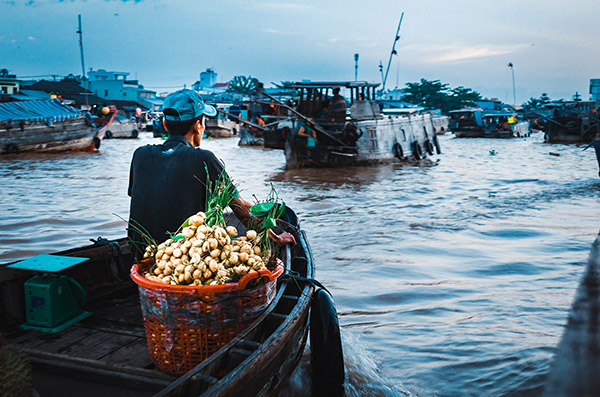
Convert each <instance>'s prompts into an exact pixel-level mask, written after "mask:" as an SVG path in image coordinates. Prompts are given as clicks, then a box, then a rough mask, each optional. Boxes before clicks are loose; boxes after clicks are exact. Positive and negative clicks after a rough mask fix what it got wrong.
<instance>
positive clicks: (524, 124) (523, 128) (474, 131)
mask: <svg viewBox="0 0 600 397" xmlns="http://www.w3.org/2000/svg"><path fill="white" fill-rule="evenodd" d="M448 114H449V115H450V124H449V128H450V130H451V131H452V132H453V133H454V136H455V137H457V138H520V137H528V136H530V135H531V131H530V129H529V122H528V121H521V120H519V119H518V116H517V115H516V114H515V113H514V112H507V111H503V110H491V109H481V108H464V109H459V110H452V111H450V112H448ZM511 118H512V121H513V122H512V123H511Z"/></svg>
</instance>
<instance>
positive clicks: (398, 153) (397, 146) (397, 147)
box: [392, 142, 404, 160]
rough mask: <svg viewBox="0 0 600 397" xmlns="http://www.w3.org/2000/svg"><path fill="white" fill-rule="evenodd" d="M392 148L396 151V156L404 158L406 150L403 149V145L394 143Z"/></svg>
mask: <svg viewBox="0 0 600 397" xmlns="http://www.w3.org/2000/svg"><path fill="white" fill-rule="evenodd" d="M392 150H393V152H394V156H396V158H397V159H398V160H402V159H403V158H404V150H403V149H402V145H400V144H399V143H398V142H396V143H394V146H393V147H392Z"/></svg>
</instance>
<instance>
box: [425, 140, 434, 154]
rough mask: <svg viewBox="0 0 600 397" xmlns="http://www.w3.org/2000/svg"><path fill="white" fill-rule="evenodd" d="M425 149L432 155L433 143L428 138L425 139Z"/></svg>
mask: <svg viewBox="0 0 600 397" xmlns="http://www.w3.org/2000/svg"><path fill="white" fill-rule="evenodd" d="M425 150H426V151H427V153H429V154H430V155H431V156H433V143H431V141H430V140H429V139H428V140H426V141H425Z"/></svg>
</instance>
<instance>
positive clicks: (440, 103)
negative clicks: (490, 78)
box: [402, 79, 482, 113]
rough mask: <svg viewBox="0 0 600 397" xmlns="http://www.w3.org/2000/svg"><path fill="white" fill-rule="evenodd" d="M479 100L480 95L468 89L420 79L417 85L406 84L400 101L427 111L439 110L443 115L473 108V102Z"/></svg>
mask: <svg viewBox="0 0 600 397" xmlns="http://www.w3.org/2000/svg"><path fill="white" fill-rule="evenodd" d="M481 99H482V98H481V95H480V94H479V93H478V92H476V91H473V90H471V89H470V88H465V87H463V86H459V87H456V88H450V87H449V85H448V84H446V83H441V82H440V81H439V80H433V81H430V80H425V79H421V81H420V82H418V83H406V88H405V89H404V96H403V97H402V100H403V101H406V102H408V103H412V104H415V105H419V106H423V107H425V108H428V109H441V110H442V112H444V113H446V112H448V111H450V110H455V109H460V108H463V107H466V106H473V104H474V103H473V102H474V101H478V100H481Z"/></svg>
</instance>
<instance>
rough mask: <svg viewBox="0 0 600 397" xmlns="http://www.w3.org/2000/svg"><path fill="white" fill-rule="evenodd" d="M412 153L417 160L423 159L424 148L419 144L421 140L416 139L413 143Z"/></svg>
mask: <svg viewBox="0 0 600 397" xmlns="http://www.w3.org/2000/svg"><path fill="white" fill-rule="evenodd" d="M412 154H413V156H414V157H415V159H417V160H421V158H422V157H423V150H421V145H419V141H414V142H413V143H412Z"/></svg>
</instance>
